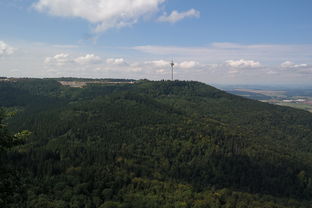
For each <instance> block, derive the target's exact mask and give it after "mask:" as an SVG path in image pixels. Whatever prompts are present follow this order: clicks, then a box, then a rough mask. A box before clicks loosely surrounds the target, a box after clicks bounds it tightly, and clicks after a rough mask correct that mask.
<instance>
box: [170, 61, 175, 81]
mask: <svg viewBox="0 0 312 208" xmlns="http://www.w3.org/2000/svg"><path fill="white" fill-rule="evenodd" d="M170 66H171V80H172V81H173V67H174V63H173V60H172V61H171V63H170Z"/></svg>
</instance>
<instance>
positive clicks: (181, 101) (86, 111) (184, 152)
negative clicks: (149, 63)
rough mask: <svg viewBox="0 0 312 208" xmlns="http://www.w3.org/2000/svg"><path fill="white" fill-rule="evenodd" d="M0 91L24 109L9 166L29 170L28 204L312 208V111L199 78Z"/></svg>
mask: <svg viewBox="0 0 312 208" xmlns="http://www.w3.org/2000/svg"><path fill="white" fill-rule="evenodd" d="M0 89H5V92H3V91H0V98H2V97H4V98H5V100H3V99H0V103H1V105H2V106H6V107H9V108H14V107H17V106H21V107H20V108H19V109H22V110H19V111H17V112H16V114H15V115H14V117H12V118H9V119H8V122H9V128H10V130H11V131H14V132H20V133H17V134H16V135H15V136H16V137H15V138H24V137H27V140H26V141H27V142H26V144H25V145H23V146H19V147H15V148H14V151H11V152H10V153H8V154H6V155H7V156H6V158H5V160H6V162H7V163H8V164H10V165H11V166H14V167H22V168H23V169H24V172H23V177H24V178H25V180H26V182H25V183H26V185H27V200H26V202H27V207H79V208H80V207H81V208H84V207H91V208H93V207H101V208H102V207H118V208H119V207H120V208H123V207H124V208H126V207H135V208H140V207H151V208H153V207H168V208H171V207H172V208H175V207H187V208H190V207H196V208H201V207H217V208H219V207H220V208H221V207H222V208H229V207H234V208H236V207H237V208H238V207H239V208H243V207H253V208H254V207H281V208H282V207H283V208H290V207H310V204H311V203H312V160H311V158H312V155H311V153H312V144H311V142H312V141H311V138H312V115H311V114H310V113H308V112H305V111H299V110H294V109H291V108H286V107H279V106H273V105H270V104H265V103H260V102H257V101H253V100H248V99H245V98H241V97H237V96H234V95H231V94H227V93H225V92H223V91H220V90H218V89H215V88H213V87H210V86H207V85H205V84H202V83H198V82H180V81H174V82H169V81H160V82H150V81H146V80H141V81H138V82H136V83H135V84H116V85H114V84H109V85H100V84H92V85H88V86H87V87H85V88H79V89H78V88H75V89H73V88H69V87H64V86H61V85H59V84H58V83H57V81H55V80H53V79H48V80H31V79H29V80H21V81H16V82H14V83H0ZM23 129H28V130H29V131H24V132H23V131H22V130H23ZM1 132H2V134H3V135H7V132H8V130H7V129H6V128H4V127H3V129H2V130H1ZM30 132H32V133H31V134H30ZM24 140H25V139H24ZM3 141H8V140H7V139H3Z"/></svg>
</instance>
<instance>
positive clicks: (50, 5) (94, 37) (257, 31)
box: [0, 0, 312, 85]
mask: <svg viewBox="0 0 312 208" xmlns="http://www.w3.org/2000/svg"><path fill="white" fill-rule="evenodd" d="M142 2H143V3H142ZM311 11H312V1H311V0H297V1H295V0H192V1H190V0H188V1H187V0H146V1H139V0H120V1H116V0H102V1H101V0H85V1H78V0H66V1H64V0H1V1H0V25H1V32H0V75H3V76H14V77H59V76H76V77H93V78H103V77H116V78H136V79H140V78H148V79H155V80H157V79H167V78H170V76H169V75H170V69H169V64H168V62H169V61H170V60H171V59H172V58H174V60H175V61H176V63H177V64H176V72H175V73H176V74H175V76H176V78H178V79H184V80H198V81H203V82H206V83H215V84H270V85H274V84H309V83H310V82H311V78H312V22H311V20H312V12H311Z"/></svg>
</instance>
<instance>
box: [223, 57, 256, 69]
mask: <svg viewBox="0 0 312 208" xmlns="http://www.w3.org/2000/svg"><path fill="white" fill-rule="evenodd" d="M226 65H227V66H229V67H233V68H257V67H260V66H261V64H260V62H257V61H253V60H244V59H240V60H228V61H226Z"/></svg>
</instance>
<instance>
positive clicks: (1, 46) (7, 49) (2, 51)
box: [0, 41, 15, 57]
mask: <svg viewBox="0 0 312 208" xmlns="http://www.w3.org/2000/svg"><path fill="white" fill-rule="evenodd" d="M14 51H15V49H14V48H13V47H11V46H9V45H8V44H6V43H5V42H3V41H0V57H1V56H5V55H12V54H13V53H14Z"/></svg>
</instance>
